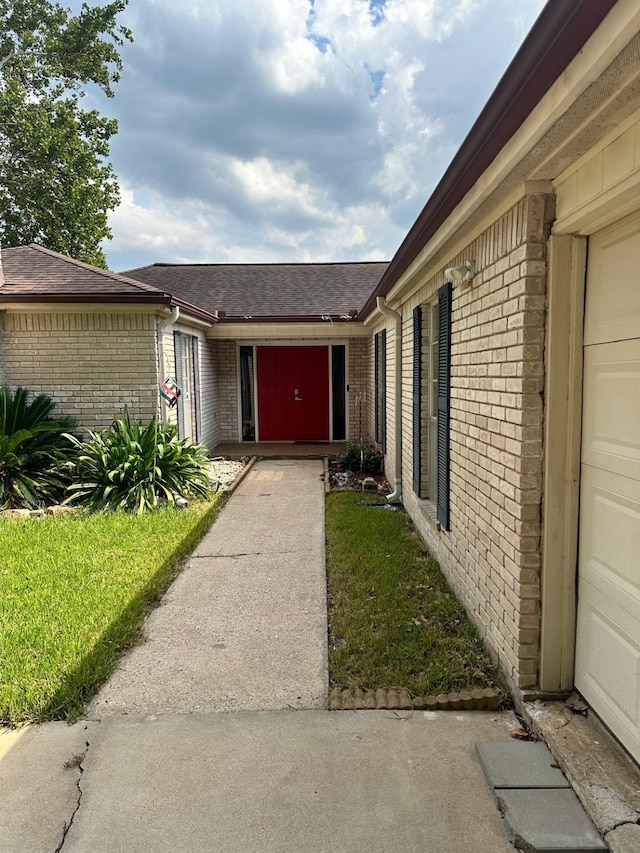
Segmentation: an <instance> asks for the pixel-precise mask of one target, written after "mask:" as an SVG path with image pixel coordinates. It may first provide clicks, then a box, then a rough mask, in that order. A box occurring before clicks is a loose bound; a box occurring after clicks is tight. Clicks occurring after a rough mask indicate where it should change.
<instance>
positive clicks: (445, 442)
mask: <svg viewBox="0 0 640 853" xmlns="http://www.w3.org/2000/svg"><path fill="white" fill-rule="evenodd" d="M452 298H453V288H452V285H451V282H450V281H448V282H447V283H446V284H444V285H443V286H442V287H441V288H440V290H439V291H438V322H439V340H438V490H437V492H438V521H439V522H440V524H441V525H442V526H443V527H444V529H445V530H449V465H450V449H449V422H450V408H451V393H450V392H451V303H452Z"/></svg>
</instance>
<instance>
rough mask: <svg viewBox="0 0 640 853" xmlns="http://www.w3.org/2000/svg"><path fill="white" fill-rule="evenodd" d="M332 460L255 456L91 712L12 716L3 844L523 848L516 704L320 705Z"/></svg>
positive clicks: (205, 850)
mask: <svg viewBox="0 0 640 853" xmlns="http://www.w3.org/2000/svg"><path fill="white" fill-rule="evenodd" d="M321 472H322V465H321V463H319V462H312V461H303V462H293V461H285V460H279V461H271V462H263V463H259V464H258V465H257V466H256V467H255V468H254V469H253V471H252V472H251V473H250V475H249V477H248V478H247V479H246V480H245V482H244V483H243V484H242V485H241V486H240V488H239V489H238V490H237V492H236V493H235V494H234V495H233V497H232V498H231V500H230V502H229V504H228V505H227V506H226V508H225V509H224V510H223V512H222V513H221V515H220V517H219V519H218V520H217V521H216V523H215V525H214V527H213V528H212V530H211V532H210V533H209V534H208V535H207V536H206V537H205V539H204V540H203V541H202V543H201V545H200V547H199V548H198V549H197V551H196V552H195V554H194V555H193V557H192V559H191V560H190V561H189V563H188V566H187V568H186V569H185V571H184V572H183V574H182V575H181V576H180V577H179V578H178V580H177V581H176V582H175V584H174V585H173V586H172V588H171V589H170V590H169V593H168V594H167V596H166V598H165V600H164V602H163V604H162V605H161V606H160V607H159V608H158V610H157V611H155V612H154V613H153V615H152V616H151V618H150V619H149V620H148V623H147V626H146V630H145V635H146V638H147V639H146V642H145V643H144V644H143V645H141V646H139V647H138V648H136V649H135V650H133V652H132V653H131V654H130V655H129V656H128V657H127V658H126V659H125V660H124V661H123V663H122V666H121V667H120V668H119V670H118V672H117V673H116V674H115V675H114V677H113V678H112V679H111V681H110V682H109V684H108V685H107V686H106V687H105V688H104V690H103V691H102V692H101V693H100V695H99V696H98V697H97V698H96V700H95V701H94V702H93V704H92V705H91V708H90V711H89V714H88V717H89V718H88V719H87V720H84V721H82V722H80V723H77V724H76V725H74V726H67V725H65V724H64V723H49V724H46V725H43V726H40V727H33V728H28V729H26V730H24V731H22V732H19V733H17V734H16V733H8V734H0V851H2V853H200V851H202V853H217V851H224V853H300V851H303V850H312V851H313V853H352V851H355V850H360V849H363V850H367V851H368V853H435V851H438V853H440V851H443V850H446V851H447V853H468V851H470V850H473V851H474V853H509V852H510V851H512V850H513V848H512V847H511V845H510V844H509V843H508V842H507V840H506V837H505V834H504V830H503V827H502V822H501V819H500V816H499V813H498V811H497V809H496V806H495V803H494V800H493V796H492V793H491V788H490V786H489V785H488V784H487V783H486V782H485V780H484V778H483V773H482V770H481V768H480V765H479V763H478V760H477V758H476V756H475V753H474V744H475V743H476V741H485V742H486V741H509V730H510V729H511V728H512V727H513V725H514V723H515V721H514V718H513V716H512V715H510V714H499V713H488V712H486V713H485V712H477V711H476V712H461V713H455V712H440V713H437V712H435V713H434V712H411V713H397V712H392V711H358V712H346V711H343V712H329V711H327V710H324V708H325V702H326V695H327V676H326V614H325V583H324V525H323V515H324V513H323V500H324V499H323V484H322V482H321V480H320V474H321ZM292 708H295V709H297V710H295V711H294V712H292V711H291V710H289V709H292ZM221 712H226V713H221Z"/></svg>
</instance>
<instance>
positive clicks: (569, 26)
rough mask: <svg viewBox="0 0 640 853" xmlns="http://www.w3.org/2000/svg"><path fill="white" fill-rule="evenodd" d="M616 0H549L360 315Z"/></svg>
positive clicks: (400, 271)
mask: <svg viewBox="0 0 640 853" xmlns="http://www.w3.org/2000/svg"><path fill="white" fill-rule="evenodd" d="M616 2H617V0H549V2H548V3H547V5H546V6H545V7H544V9H543V10H542V12H541V13H540V16H539V17H538V19H537V21H536V22H535V24H534V25H533V28H532V29H531V31H530V33H529V35H528V36H527V38H526V39H525V41H524V42H523V44H522V46H521V47H520V49H519V51H518V52H517V54H516V55H515V57H514V59H513V60H512V62H511V64H510V65H509V67H508V68H507V70H506V71H505V73H504V75H503V76H502V78H501V80H500V82H499V83H498V85H497V86H496V88H495V90H494V92H493V94H492V95H491V97H490V98H489V100H488V101H487V104H486V105H485V107H484V109H483V110H482V112H481V113H480V115H479V117H478V119H477V121H476V122H475V124H474V125H473V127H472V128H471V130H470V131H469V133H468V134H467V136H466V138H465V140H464V142H463V143H462V145H461V146H460V148H459V149H458V152H457V154H456V156H455V157H454V158H453V160H452V161H451V164H450V165H449V167H448V169H447V171H446V172H445V173H444V175H443V177H442V179H441V180H440V183H439V184H438V185H437V187H436V188H435V190H434V191H433V193H432V195H431V197H430V198H429V200H428V201H427V203H426V205H425V206H424V208H423V210H422V212H421V213H420V215H419V216H418V218H417V219H416V221H415V223H414V224H413V226H412V227H411V229H410V231H409V233H408V234H407V236H406V237H405V239H404V240H403V242H402V244H401V245H400V248H399V249H398V251H397V252H396V254H395V255H394V257H393V258H392V260H391V263H390V264H389V267H388V269H387V270H386V272H385V273H384V275H383V276H382V278H381V279H380V282H379V283H378V286H377V287H376V289H375V290H374V291H373V293H372V294H371V296H370V297H369V298H368V299H367V301H366V302H365V304H364V306H363V308H362V310H361V311H360V315H359V318H360V319H365V318H366V317H368V315H369V314H370V313H371V312H372V311H373V309H374V308H375V305H376V297H377V296H386V295H387V294H388V293H389V291H390V290H391V288H392V287H393V286H394V284H395V283H396V281H397V280H398V279H399V278H400V276H401V275H402V274H403V273H404V272H405V271H406V270H407V269H408V267H409V266H410V265H411V263H412V262H413V261H414V260H415V258H416V257H417V256H418V255H419V254H420V252H421V251H422V249H423V248H424V246H425V245H426V244H427V242H428V241H429V240H430V239H431V237H433V235H434V234H435V233H436V231H437V230H438V228H440V226H441V225H442V223H443V222H444V221H445V220H446V218H447V217H448V216H449V214H450V213H451V212H452V211H453V210H454V209H455V208H456V207H457V205H458V204H459V203H460V202H461V201H462V199H463V198H464V197H465V195H466V194H467V193H468V192H469V190H470V189H471V188H472V187H473V186H474V184H475V183H476V181H477V180H478V179H479V178H480V176H481V175H482V174H483V173H484V171H485V170H486V169H487V168H488V166H489V165H490V164H491V163H492V162H493V160H494V159H495V158H496V157H497V155H498V154H499V153H500V151H501V150H502V149H503V148H504V146H505V145H506V144H507V142H508V141H509V140H510V139H511V137H512V136H513V135H514V133H515V132H516V131H517V130H518V129H519V128H520V127H521V126H522V124H524V122H525V120H526V119H527V117H528V116H529V114H530V113H531V112H532V110H533V109H534V107H535V106H536V105H537V104H538V103H539V102H540V101H541V100H542V98H543V97H544V95H545V94H546V93H547V92H548V91H549V89H550V88H551V86H552V85H553V84H554V83H555V81H556V80H557V79H558V77H559V76H560V75H561V74H562V72H563V71H564V70H565V68H566V67H567V66H568V65H569V63H570V62H571V60H572V59H573V58H574V57H575V56H576V54H577V53H578V52H579V51H580V50H581V48H582V47H583V46H584V44H585V43H586V41H587V40H588V39H589V38H590V37H591V35H593V33H594V32H595V30H596V29H597V28H598V26H599V25H600V24H601V23H602V21H603V20H604V18H605V17H606V16H607V15H608V13H609V12H610V10H611V9H612V8H613V6H615V4H616Z"/></svg>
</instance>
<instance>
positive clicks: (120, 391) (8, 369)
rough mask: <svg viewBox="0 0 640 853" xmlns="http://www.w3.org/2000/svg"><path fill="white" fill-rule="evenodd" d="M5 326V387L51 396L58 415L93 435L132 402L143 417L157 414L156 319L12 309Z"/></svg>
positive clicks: (1, 359) (0, 359) (1, 347)
mask: <svg viewBox="0 0 640 853" xmlns="http://www.w3.org/2000/svg"><path fill="white" fill-rule="evenodd" d="M0 323H1V329H2V336H1V341H0V364H1V365H2V374H1V379H2V382H3V383H4V384H6V385H8V386H9V387H11V388H16V387H17V386H19V385H21V386H23V387H24V388H27V389H29V390H30V391H32V392H33V393H34V394H47V395H48V396H50V397H51V398H52V399H53V400H54V401H55V403H56V409H55V410H54V414H60V415H66V416H71V417H73V418H75V419H76V420H77V422H78V424H79V425H81V426H84V427H88V428H89V429H92V430H100V429H104V428H106V427H108V426H109V425H110V423H111V422H112V420H113V419H114V417H120V416H121V415H122V413H123V411H124V407H125V405H126V406H128V407H129V410H130V412H131V414H132V416H133V417H134V418H136V419H137V418H139V419H141V420H143V421H144V420H149V419H150V418H151V417H153V416H154V415H155V414H156V411H157V372H156V335H155V320H154V317H153V316H152V315H150V314H128V313H115V312H114V313H91V312H83V313H67V314H63V313H54V312H51V313H30V312H24V313H8V312H7V313H5V314H4V315H3V316H2V318H1V320H0Z"/></svg>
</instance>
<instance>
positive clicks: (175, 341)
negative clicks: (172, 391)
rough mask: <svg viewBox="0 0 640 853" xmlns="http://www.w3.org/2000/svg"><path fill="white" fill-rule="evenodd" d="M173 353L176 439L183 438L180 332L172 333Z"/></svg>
mask: <svg viewBox="0 0 640 853" xmlns="http://www.w3.org/2000/svg"><path fill="white" fill-rule="evenodd" d="M173 351H174V354H175V368H176V385H177V386H178V390H179V391H180V394H179V395H178V407H177V408H178V438H184V408H183V398H182V335H181V334H180V332H174V333H173Z"/></svg>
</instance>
